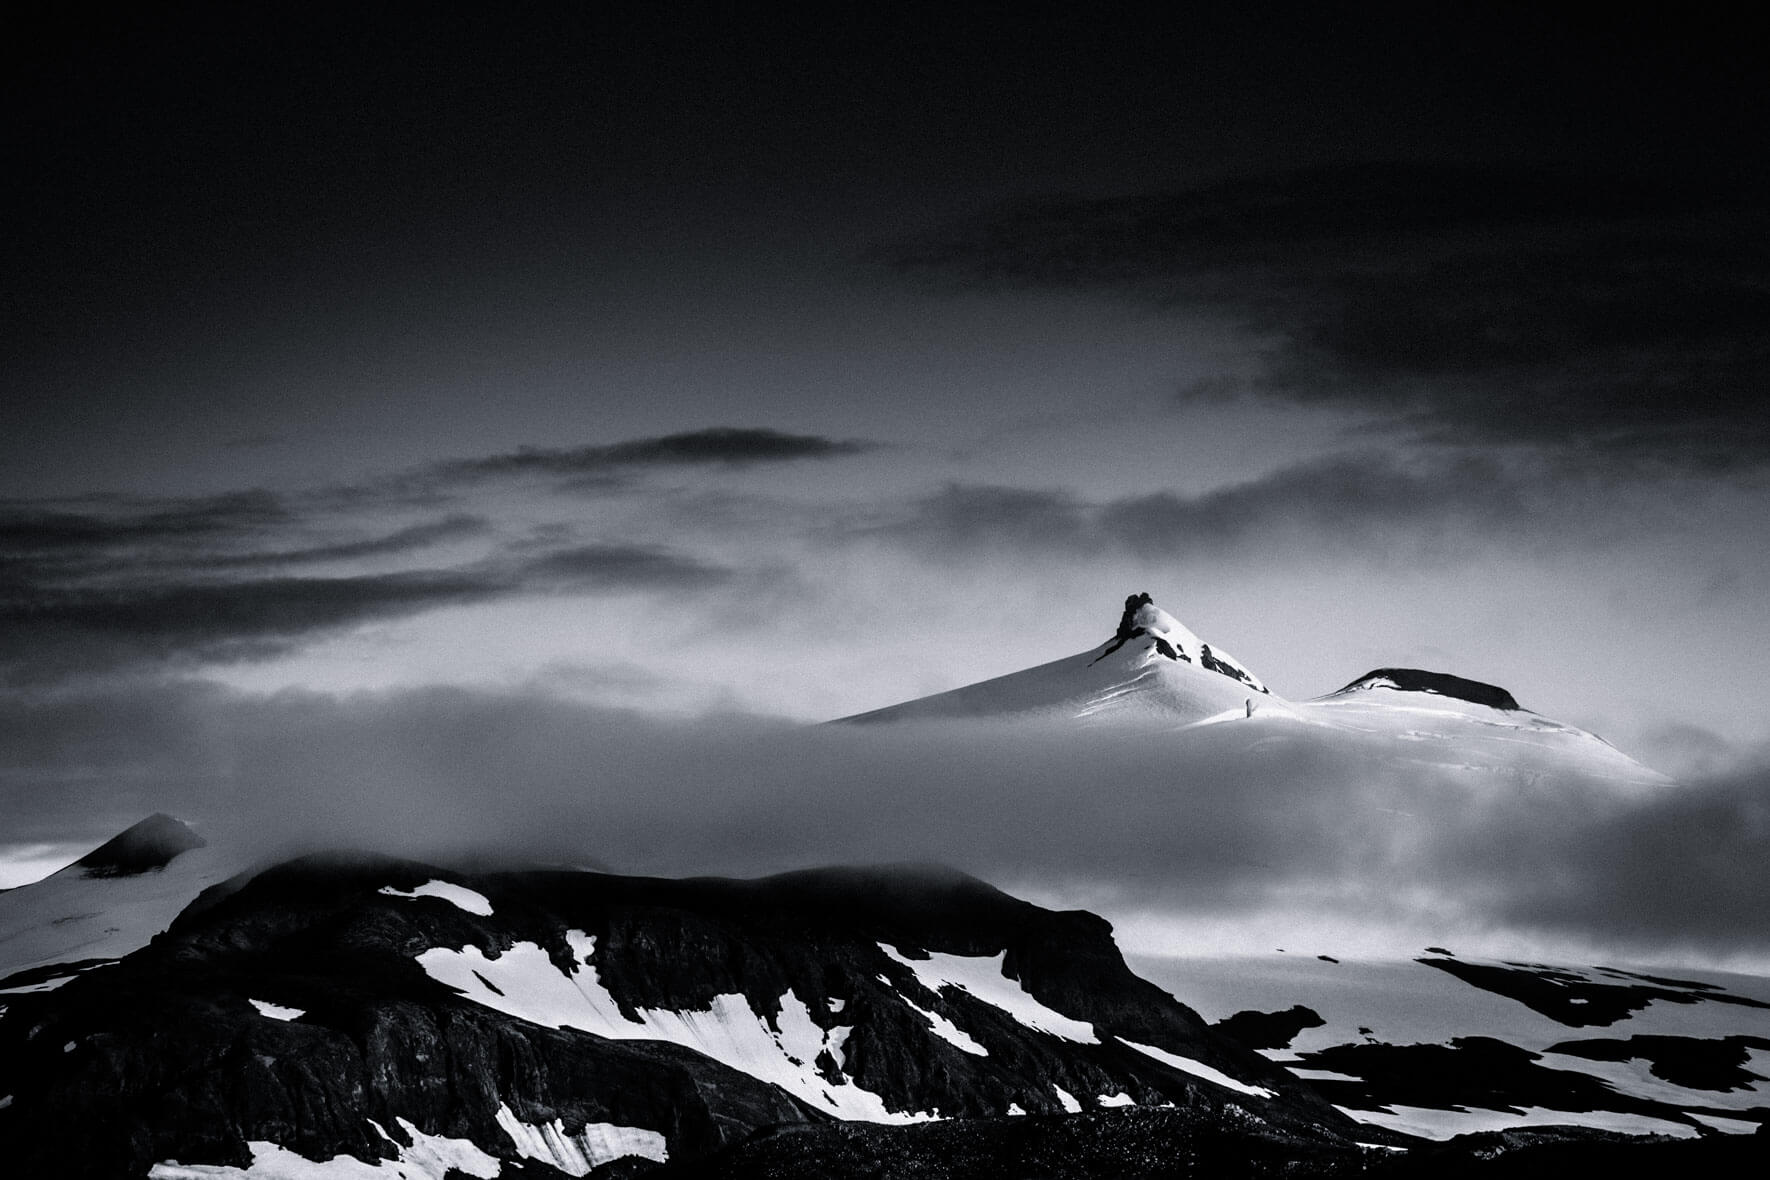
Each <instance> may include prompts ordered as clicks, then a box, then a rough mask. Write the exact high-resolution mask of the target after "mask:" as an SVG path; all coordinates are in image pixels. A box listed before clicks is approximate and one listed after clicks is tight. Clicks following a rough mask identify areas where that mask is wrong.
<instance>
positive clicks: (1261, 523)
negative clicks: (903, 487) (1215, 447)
mask: <svg viewBox="0 0 1770 1180" xmlns="http://www.w3.org/2000/svg"><path fill="white" fill-rule="evenodd" d="M1541 494H1542V489H1540V488H1538V487H1536V486H1533V484H1532V482H1531V481H1530V480H1529V478H1528V477H1526V476H1524V475H1521V474H1519V473H1517V472H1514V471H1512V470H1510V469H1509V468H1508V467H1507V466H1506V465H1505V464H1503V463H1501V462H1499V461H1498V460H1496V459H1491V458H1485V457H1479V456H1469V457H1460V458H1432V459H1426V460H1409V461H1403V460H1401V459H1399V458H1397V457H1395V456H1393V455H1386V454H1381V453H1375V452H1362V453H1355V454H1343V455H1334V456H1330V457H1327V458H1325V459H1321V460H1317V461H1313V462H1309V463H1303V464H1297V465H1294V466H1290V467H1285V468H1281V469H1279V470H1277V471H1272V472H1268V473H1265V474H1263V475H1260V476H1257V477H1255V478H1252V479H1249V480H1246V481H1244V482H1241V483H1235V484H1231V485H1229V486H1227V487H1222V488H1218V489H1215V490H1212V491H1209V492H1204V493H1199V494H1196V495H1183V494H1181V493H1178V492H1174V491H1171V490H1159V491H1152V492H1147V493H1143V494H1139V495H1134V496H1125V497H1119V498H1116V499H1112V500H1106V501H1098V502H1095V501H1088V500H1084V499H1082V498H1080V497H1078V496H1076V495H1074V494H1072V493H1070V492H1067V491H1062V490H1056V489H1033V488H1013V487H997V486H987V485H982V486H980V485H974V484H957V483H955V484H949V485H947V486H946V487H945V488H943V489H941V490H940V491H938V492H936V493H934V494H932V495H929V496H926V497H923V498H921V499H918V500H915V501H912V502H911V503H909V504H907V505H905V506H903V507H902V508H901V509H899V510H897V511H896V512H891V511H889V510H888V511H886V512H883V513H875V514H873V517H872V518H870V519H867V520H865V521H862V522H860V523H858V524H856V525H854V526H853V533H854V535H857V536H860V537H872V538H881V539H888V540H893V541H897V542H900V543H904V544H908V545H911V546H916V547H923V548H927V549H930V550H933V551H935V552H938V553H942V554H946V555H959V554H965V553H988V552H1003V551H1007V552H1020V553H1026V552H1045V553H1071V554H1082V555H1088V554H1099V553H1113V554H1139V553H1143V554H1149V553H1155V552H1160V553H1164V554H1167V555H1170V556H1181V555H1187V554H1191V553H1212V554H1214V553H1223V552H1228V551H1233V550H1237V549H1239V548H1243V547H1246V546H1250V545H1280V544H1282V545H1283V546H1285V547H1286V548H1285V552H1289V553H1293V554H1294V553H1298V552H1305V551H1318V550H1321V549H1331V550H1335V551H1340V552H1344V551H1347V550H1348V549H1351V550H1353V551H1355V552H1358V553H1359V554H1361V555H1363V556H1367V557H1372V556H1375V557H1381V556H1382V555H1384V554H1386V553H1388V552H1389V551H1391V550H1397V549H1399V550H1401V551H1403V552H1404V553H1405V554H1406V555H1407V556H1409V557H1418V556H1422V555H1438V556H1443V555H1449V554H1455V553H1459V552H1464V553H1466V552H1468V551H1469V550H1470V549H1472V548H1473V547H1476V546H1479V545H1481V544H1482V543H1483V542H1485V541H1486V540H1488V539H1491V538H1493V537H1496V536H1507V537H1511V538H1513V539H1519V538H1520V537H1521V535H1523V534H1525V533H1528V532H1529V531H1530V529H1531V528H1533V527H1538V528H1542V527H1548V528H1551V529H1553V528H1554V521H1553V519H1552V516H1551V514H1549V513H1547V512H1546V511H1545V509H1544V506H1543V504H1542V503H1541V499H1540V497H1541ZM1594 523H1595V522H1594V521H1592V520H1591V519H1587V520H1586V521H1584V522H1583V524H1584V527H1585V528H1586V529H1587V530H1588V531H1589V530H1591V529H1592V527H1593V525H1594ZM1587 543H1590V542H1589V541H1588V542H1587Z"/></svg>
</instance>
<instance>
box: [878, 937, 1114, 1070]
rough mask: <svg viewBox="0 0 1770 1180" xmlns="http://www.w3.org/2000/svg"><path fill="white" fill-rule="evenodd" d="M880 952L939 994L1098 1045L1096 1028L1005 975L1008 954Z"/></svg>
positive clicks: (1035, 1027) (882, 947)
mask: <svg viewBox="0 0 1770 1180" xmlns="http://www.w3.org/2000/svg"><path fill="white" fill-rule="evenodd" d="M879 949H880V950H882V951H884V952H885V953H886V954H887V955H889V956H891V958H893V959H894V960H896V961H897V962H899V963H902V964H903V965H904V966H905V967H908V968H909V969H910V970H911V971H913V972H915V974H916V978H917V979H918V980H920V981H921V984H922V986H923V987H925V988H927V989H928V990H929V991H931V992H934V993H935V994H937V995H938V994H939V992H940V989H941V988H943V987H956V988H958V989H959V990H960V991H963V992H965V993H967V994H968V995H970V996H972V997H973V998H975V999H978V1000H982V1001H983V1002H984V1003H986V1004H990V1005H992V1006H994V1007H996V1008H1000V1009H1001V1010H1002V1011H1004V1012H1006V1013H1007V1014H1008V1015H1009V1016H1012V1017H1013V1018H1014V1019H1015V1020H1017V1021H1019V1022H1020V1023H1021V1024H1024V1025H1025V1026H1026V1027H1028V1028H1030V1029H1036V1030H1037V1031H1039V1032H1042V1033H1049V1034H1050V1035H1051V1036H1054V1037H1062V1038H1063V1039H1064V1040H1066V1041H1075V1042H1077V1043H1079V1044H1083V1045H1097V1044H1099V1043H1100V1038H1098V1037H1097V1036H1095V1035H1094V1026H1093V1025H1091V1024H1088V1023H1086V1022H1084V1021H1080V1020H1076V1019H1075V1018H1073V1017H1069V1016H1065V1015H1063V1013H1061V1012H1056V1011H1053V1010H1052V1009H1050V1008H1047V1007H1045V1005H1043V1004H1041V1003H1039V1001H1037V1000H1036V999H1034V998H1033V997H1032V995H1031V994H1030V993H1028V992H1027V990H1026V989H1025V988H1023V987H1021V986H1020V981H1019V980H1017V979H1009V978H1008V977H1007V976H1006V975H1004V974H1003V962H1004V960H1005V959H1006V958H1007V956H1008V952H1007V951H1003V952H1002V953H1001V954H998V955H949V954H945V953H942V952H934V953H931V954H930V955H929V956H928V957H927V958H926V959H911V958H906V957H905V956H903V955H901V954H899V953H898V952H897V951H896V950H895V949H894V948H892V947H889V946H886V945H885V944H884V943H880V944H879Z"/></svg>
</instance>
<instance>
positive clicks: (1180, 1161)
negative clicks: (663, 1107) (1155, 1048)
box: [653, 1103, 1770, 1180]
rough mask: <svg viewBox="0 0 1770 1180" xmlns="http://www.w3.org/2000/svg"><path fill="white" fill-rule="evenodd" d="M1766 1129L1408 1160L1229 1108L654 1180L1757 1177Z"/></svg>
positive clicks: (696, 1166)
mask: <svg viewBox="0 0 1770 1180" xmlns="http://www.w3.org/2000/svg"><path fill="white" fill-rule="evenodd" d="M1766 1159H1770V1130H1766V1131H1760V1132H1759V1133H1758V1134H1756V1135H1749V1136H1746V1135H1737V1136H1736V1135H1723V1136H1716V1137H1712V1138H1706V1139H1698V1140H1680V1141H1664V1140H1659V1141H1650V1142H1643V1141H1642V1140H1639V1139H1631V1138H1625V1137H1622V1136H1616V1135H1610V1134H1606V1133H1604V1132H1597V1131H1582V1130H1578V1129H1575V1128H1533V1129H1531V1130H1527V1131H1505V1132H1491V1133H1484V1134H1479V1135H1464V1136H1459V1137H1458V1138H1456V1139H1452V1140H1450V1141H1449V1142H1447V1143H1416V1144H1414V1145H1412V1146H1411V1147H1410V1148H1409V1149H1408V1150H1406V1151H1395V1150H1391V1149H1388V1148H1383V1147H1371V1146H1359V1145H1357V1144H1348V1143H1345V1142H1343V1141H1339V1140H1335V1139H1332V1138H1326V1137H1311V1136H1309V1135H1307V1134H1297V1133H1294V1132H1291V1131H1288V1130H1285V1129H1281V1128H1275V1127H1270V1126H1266V1125H1263V1124H1262V1123H1261V1121H1260V1120H1259V1119H1258V1118H1257V1117H1256V1116H1252V1115H1250V1114H1248V1112H1246V1111H1244V1110H1242V1109H1240V1108H1239V1107H1237V1106H1235V1105H1234V1104H1233V1103H1230V1104H1225V1105H1224V1106H1222V1107H1220V1108H1218V1109H1216V1110H1214V1111H1210V1112H1203V1113H1202V1114H1201V1113H1198V1112H1187V1113H1176V1112H1173V1111H1165V1110H1113V1111H1098V1112H1093V1113H1088V1114H1077V1115H1070V1116H1067V1117H1056V1118H1053V1117H1048V1116H1047V1117H1042V1118H1025V1119H969V1120H965V1121H963V1122H954V1123H935V1124H924V1125H921V1126H914V1127H878V1126H867V1125H858V1124H852V1123H850V1124H842V1125H835V1126H819V1127H793V1128H780V1129H778V1130H772V1131H765V1132H760V1133H758V1134H757V1135H756V1136H754V1137H752V1138H751V1139H749V1140H747V1141H745V1142H743V1143H739V1144H735V1145H733V1146H732V1147H729V1148H726V1149H725V1150H723V1151H721V1152H719V1153H717V1154H715V1155H713V1156H711V1157H708V1158H705V1159H701V1160H695V1161H685V1162H683V1163H680V1164H672V1165H671V1166H670V1167H668V1168H666V1169H664V1170H663V1171H661V1172H658V1173H654V1174H653V1180H679V1178H680V1180H690V1178H694V1180H830V1178H834V1177H869V1178H871V1177H890V1178H891V1180H999V1178H1001V1177H1037V1178H1038V1180H1100V1178H1103V1177H1110V1178H1112V1180H1178V1178H1182V1177H1184V1178H1187V1180H1265V1178H1268V1177H1273V1178H1276V1177H1284V1178H1286V1180H1343V1178H1350V1177H1369V1178H1372V1180H1460V1178H1463V1177H1471V1178H1481V1180H1488V1178H1491V1180H1515V1178H1527V1180H1535V1178H1537V1177H1542V1178H1545V1180H1546V1178H1551V1177H1552V1178H1554V1180H1561V1178H1563V1177H1569V1176H1630V1175H1654V1176H1665V1175H1679V1174H1682V1175H1689V1176H1750V1175H1758V1174H1761V1173H1762V1171H1763V1166H1764V1163H1765V1161H1766Z"/></svg>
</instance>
